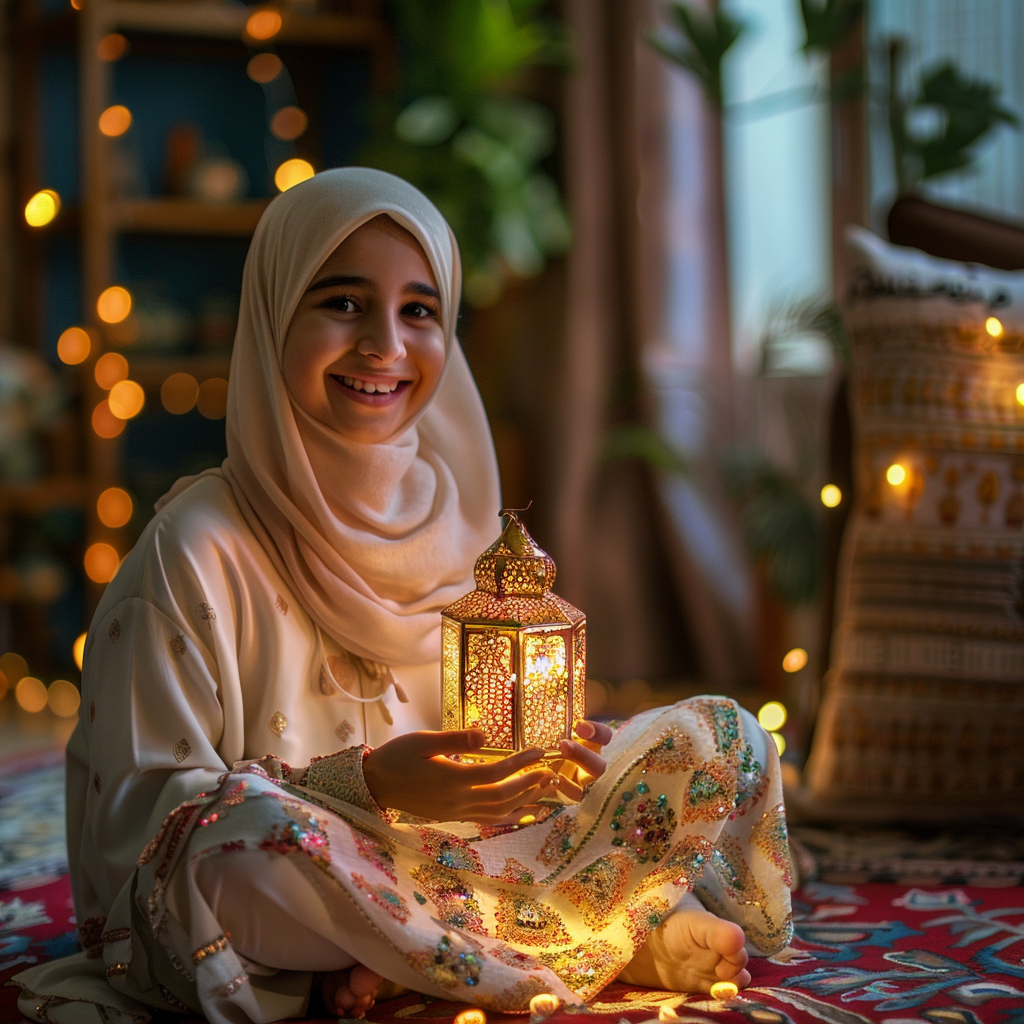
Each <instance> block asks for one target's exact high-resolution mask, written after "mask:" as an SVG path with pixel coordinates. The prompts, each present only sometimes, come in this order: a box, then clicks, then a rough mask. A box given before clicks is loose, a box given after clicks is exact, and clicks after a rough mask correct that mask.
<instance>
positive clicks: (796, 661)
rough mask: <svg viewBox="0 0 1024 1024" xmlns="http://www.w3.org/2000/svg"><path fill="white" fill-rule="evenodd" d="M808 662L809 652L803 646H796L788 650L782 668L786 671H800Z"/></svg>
mask: <svg viewBox="0 0 1024 1024" xmlns="http://www.w3.org/2000/svg"><path fill="white" fill-rule="evenodd" d="M806 664H807V652H806V651H805V650H804V649H803V648H802V647H794V648H793V649H792V650H791V651H787V652H786V656H785V657H784V658H783V659H782V670H783V671H784V672H799V671H800V669H802V668H803V667H804V665H806Z"/></svg>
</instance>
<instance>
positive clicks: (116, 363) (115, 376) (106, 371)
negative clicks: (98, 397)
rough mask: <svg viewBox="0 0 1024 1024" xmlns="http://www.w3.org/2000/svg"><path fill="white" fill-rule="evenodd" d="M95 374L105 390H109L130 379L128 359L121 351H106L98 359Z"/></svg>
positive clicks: (98, 382)
mask: <svg viewBox="0 0 1024 1024" xmlns="http://www.w3.org/2000/svg"><path fill="white" fill-rule="evenodd" d="M93 376H94V377H95V378H96V383H97V384H99V386H100V387H101V388H103V390H104V391H109V390H110V389H111V388H112V387H113V386H114V385H115V384H120V383H121V381H123V380H127V379H128V360H127V359H125V357H124V356H123V355H121V354H120V353H119V352H105V353H104V354H103V355H101V356H100V357H99V359H97V360H96V366H95V368H94V369H93Z"/></svg>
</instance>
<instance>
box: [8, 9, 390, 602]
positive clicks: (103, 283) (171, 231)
mask: <svg viewBox="0 0 1024 1024" xmlns="http://www.w3.org/2000/svg"><path fill="white" fill-rule="evenodd" d="M37 3H38V0H17V9H16V15H15V19H14V20H15V23H16V32H17V37H18V40H19V46H18V48H17V50H16V53H17V60H18V68H17V69H16V73H17V76H18V78H19V79H20V80H21V81H22V82H23V83H24V84H22V85H21V86H20V89H21V95H20V96H19V97H17V98H16V101H15V102H16V103H20V104H21V105H22V109H23V114H22V122H23V123H22V129H21V131H20V135H19V139H18V150H19V156H18V166H17V177H18V180H19V185H18V190H17V195H15V196H14V200H15V203H14V204H12V205H16V206H17V205H18V204H20V206H23V205H24V202H25V200H27V198H28V197H29V196H31V195H32V194H34V193H35V192H36V191H37V190H38V189H40V188H45V187H49V183H48V182H46V181H44V180H42V174H41V170H40V158H39V151H40V145H41V133H42V131H43V128H42V127H41V125H40V124H39V123H38V116H37V112H38V109H39V106H38V85H37V84H36V78H37V76H38V73H39V71H38V68H39V65H40V64H41V60H42V57H41V55H42V54H44V53H45V52H47V49H48V48H51V49H52V48H53V47H63V48H64V50H65V52H69V51H71V49H72V48H73V52H75V54H76V58H77V69H78V70H77V76H78V149H79V165H80V173H79V196H80V198H79V201H78V203H77V204H72V205H71V206H69V207H67V208H65V209H64V210H63V211H62V213H61V215H60V217H59V218H58V219H57V221H55V222H54V223H53V224H52V225H51V226H49V227H47V228H45V229H42V232H52V233H53V234H55V235H59V236H60V237H62V238H68V237H69V236H70V237H73V236H75V235H77V237H78V239H79V241H80V250H81V276H80V282H81V285H80V287H81V292H80V302H81V307H80V308H81V317H80V319H79V320H78V321H77V324H78V325H79V326H82V327H86V328H88V329H89V330H90V332H91V333H92V335H93V337H94V338H95V339H98V344H94V346H93V350H92V352H91V353H90V356H89V358H88V360H87V361H86V362H84V363H82V364H81V365H80V366H78V367H77V368H76V369H75V370H74V371H70V372H69V377H70V378H71V379H73V380H74V382H75V385H74V386H75V388H76V390H77V399H78V404H79V406H80V409H81V427H80V431H81V440H82V456H83V457H82V459H81V460H80V461H81V463H82V467H81V471H80V472H78V473H74V474H68V473H61V474H59V475H54V476H52V477H49V478H46V479H43V480H40V481H37V482H34V483H31V484H25V485H17V486H12V485H4V484H0V516H4V517H6V516H10V515H14V514H25V515H34V514H38V513H39V512H42V511H46V510H49V509H53V508H60V507H77V508H80V509H82V510H83V511H84V514H85V518H86V528H85V529H86V536H85V538H84V544H85V545H86V546H87V545H89V544H91V543H94V542H96V541H105V542H107V543H109V544H112V545H113V546H114V547H115V548H116V549H117V551H118V552H119V554H124V553H125V552H126V551H127V548H128V543H129V539H128V534H127V532H126V530H125V529H124V528H121V529H111V528H109V527H106V526H104V525H103V524H102V523H101V522H100V520H99V518H98V515H97V512H96V499H97V498H98V496H99V495H100V493H101V492H102V491H103V490H105V489H106V488H108V487H111V486H117V485H121V484H122V483H123V481H124V451H125V447H124V446H125V437H126V434H128V433H129V432H130V431H132V429H133V424H132V423H131V422H129V423H128V425H127V427H126V430H125V432H123V433H122V434H121V435H120V436H118V437H115V438H111V439H104V438H102V437H99V436H97V434H96V433H95V432H94V430H93V429H92V426H91V419H92V412H93V409H94V408H95V407H96V406H97V404H98V403H100V402H102V401H103V400H104V399H105V398H106V397H107V392H106V391H104V390H103V389H102V388H100V387H99V385H98V384H97V383H96V381H95V377H94V367H95V363H96V360H97V359H98V358H99V357H101V356H102V355H103V354H104V353H106V352H108V351H118V352H121V353H122V354H123V355H125V356H126V357H127V359H128V362H129V376H130V378H131V379H132V380H135V381H137V382H138V383H139V384H141V385H142V387H143V388H144V389H145V391H146V394H147V403H148V404H149V405H150V407H153V406H154V405H155V406H156V407H159V402H160V387H161V385H162V383H163V382H164V381H165V380H166V379H167V377H168V376H170V375H171V374H174V373H189V374H191V375H193V376H194V377H195V378H196V380H197V381H198V382H199V383H200V384H201V383H202V382H204V381H206V380H209V379H210V378H216V377H221V378H226V377H227V376H228V369H229V364H230V355H229V353H227V352H198V353H196V352H188V351H182V352H177V351H175V352H173V353H160V352H157V351H151V350H147V351H142V350H139V351H134V350H133V349H132V348H131V346H128V347H123V345H122V344H121V342H123V337H121V338H119V337H118V333H117V329H116V327H115V328H110V327H108V326H107V325H105V324H104V323H102V322H101V321H100V319H99V316H98V314H97V311H96V301H97V298H98V296H99V295H100V294H101V293H102V292H103V291H104V289H106V288H107V287H109V286H110V285H115V284H129V285H130V283H131V282H124V281H119V280H117V272H116V268H117V251H118V244H119V239H120V238H121V237H122V236H141V237H147V236H149V237H159V238H171V237H178V238H192V239H195V240H196V244H197V245H203V244H204V242H203V240H204V239H218V238H220V239H245V238H248V237H250V236H251V235H252V232H253V231H254V230H255V228H256V225H257V223H258V221H259V219H260V217H261V216H262V214H263V211H264V210H265V209H266V206H267V204H268V203H269V201H270V198H269V197H266V198H249V199H245V200H242V201H237V202H226V203H212V202H202V201H199V200H195V199H191V198H183V197H178V196H149V197H145V198H136V197H130V198H129V197H125V196H121V195H118V194H116V193H115V192H114V190H113V188H112V185H111V182H112V181H113V175H112V168H113V165H114V153H113V146H114V145H116V142H115V140H111V139H109V138H107V137H105V136H104V135H103V134H102V133H101V132H100V131H99V127H98V125H99V119H100V115H101V113H102V112H103V111H104V110H105V109H106V108H107V107H108V106H110V105H111V104H113V103H114V102H116V100H115V98H114V96H113V88H112V87H113V78H114V65H113V64H112V63H111V62H109V61H107V60H104V59H103V58H102V57H101V56H100V42H101V40H103V39H104V37H105V36H107V35H109V34H110V33H113V32H117V33H121V34H123V35H124V36H126V37H127V39H128V40H129V43H130V44H131V46H132V49H133V52H134V49H135V47H136V46H137V47H138V52H139V53H140V54H143V53H155V54H157V55H160V56H163V55H168V54H169V55H171V56H172V57H173V58H174V59H176V60H181V59H185V60H196V59H199V57H198V55H199V54H200V53H201V54H202V59H205V60H219V59H220V58H221V57H227V58H230V59H232V60H234V61H240V60H242V61H244V60H245V59H246V57H247V48H248V49H249V50H251V51H252V52H253V53H255V52H258V51H259V50H262V49H270V48H274V49H276V48H278V47H279V46H280V47H282V48H283V50H286V51H287V53H288V54H290V55H293V56H294V55H296V53H301V50H302V49H304V48H310V51H311V52H313V51H315V52H316V54H319V55H320V56H319V57H317V59H319V60H329V59H330V58H327V57H324V56H323V54H324V50H325V49H331V48H333V49H338V50H345V49H348V50H351V49H357V48H358V49H363V50H368V51H370V53H371V63H370V68H371V72H370V74H371V79H372V80H371V82H370V83H369V84H370V88H371V89H373V88H378V87H379V86H380V85H381V83H382V82H383V81H386V80H387V76H388V74H389V71H390V68H391V66H392V61H393V46H392V43H391V41H390V36H389V33H388V30H387V27H386V23H385V22H384V20H383V18H382V16H381V13H380V4H379V0H351V2H350V3H349V5H348V6H347V7H346V8H345V10H346V13H330V14H326V13H325V14H317V13H311V12H308V11H306V10H305V9H303V10H297V9H296V7H295V5H292V4H289V3H287V2H282V3H281V5H280V7H279V8H278V10H279V11H280V13H281V15H282V27H281V29H280V31H279V32H278V33H277V34H276V35H275V36H274V37H273V39H272V40H266V41H259V42H257V41H254V40H251V39H249V38H248V37H247V35H246V24H247V19H248V17H249V15H250V14H251V13H252V11H253V10H255V9H256V8H255V7H246V6H242V5H240V4H227V3H223V2H220V0H189V2H183V0H85V2H84V3H82V4H81V9H80V10H72V9H71V7H70V5H69V8H68V9H67V10H66V11H63V12H61V13H59V14H56V15H53V14H50V15H45V16H44V15H42V14H40V13H39V11H38V8H37ZM260 6H263V5H260ZM127 59H129V60H130V59H132V58H131V56H129V57H128V58H127ZM300 70H301V69H300ZM168 87H169V88H173V87H174V84H173V81H172V82H170V83H169V85H168ZM212 102H215V99H214V100H212ZM46 130H49V131H53V130H54V126H52V125H50V126H47V129H46ZM21 230H22V237H23V238H24V240H25V244H24V249H25V265H24V267H23V268H22V271H21V282H22V286H23V287H22V291H23V295H22V296H21V298H23V300H24V303H25V306H26V309H27V310H28V311H29V312H26V314H25V316H24V318H23V319H24V324H23V325H22V326H23V333H24V335H26V336H28V337H32V338H34V339H35V340H36V341H37V342H39V341H40V340H41V338H42V333H43V332H42V318H41V312H40V311H41V310H42V308H43V301H44V294H43V287H42V284H41V276H42V273H43V265H44V245H43V241H44V239H43V238H42V237H41V234H42V232H36V233H34V234H33V233H31V232H27V231H26V230H25V228H24V225H22V227H21ZM33 310H34V311H35V312H32V311H33ZM68 326H72V324H71V323H68V324H63V325H61V327H62V329H63V327H68ZM51 343H52V342H51ZM2 525H3V524H2V523H0V527H2ZM0 554H3V552H0ZM89 589H90V604H93V603H94V602H95V600H97V599H98V596H99V594H100V592H101V591H102V587H100V586H90V588H89Z"/></svg>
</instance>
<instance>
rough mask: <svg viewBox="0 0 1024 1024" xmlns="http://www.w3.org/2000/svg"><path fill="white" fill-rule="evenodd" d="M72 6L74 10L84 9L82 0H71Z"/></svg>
mask: <svg viewBox="0 0 1024 1024" xmlns="http://www.w3.org/2000/svg"><path fill="white" fill-rule="evenodd" d="M71 6H72V8H74V10H76V11H80V10H81V9H82V0H71Z"/></svg>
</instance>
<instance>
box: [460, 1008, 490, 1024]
mask: <svg viewBox="0 0 1024 1024" xmlns="http://www.w3.org/2000/svg"><path fill="white" fill-rule="evenodd" d="M452 1024H487V1014H486V1013H484V1011H483V1010H478V1009H477V1008H476V1007H473V1009H471V1010H463V1011H462V1012H461V1013H457V1014H455V1020H454V1021H453V1022H452Z"/></svg>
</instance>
